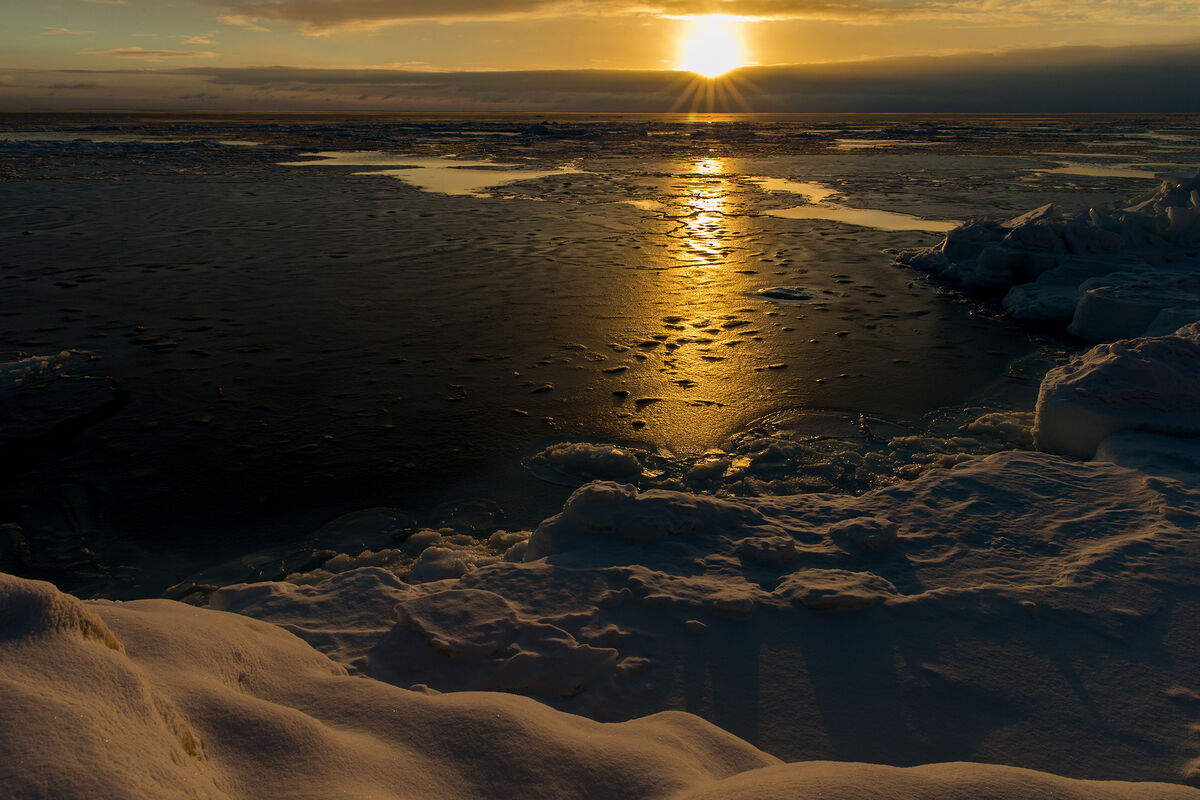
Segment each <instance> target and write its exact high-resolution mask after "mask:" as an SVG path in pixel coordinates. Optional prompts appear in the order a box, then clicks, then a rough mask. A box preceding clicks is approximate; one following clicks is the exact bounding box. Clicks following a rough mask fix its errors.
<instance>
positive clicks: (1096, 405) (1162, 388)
mask: <svg viewBox="0 0 1200 800" xmlns="http://www.w3.org/2000/svg"><path fill="white" fill-rule="evenodd" d="M1130 429H1132V430H1140V431H1150V432H1157V433H1168V434H1173V435H1179V436H1197V435H1200V323H1195V324H1192V325H1188V326H1184V327H1183V328H1180V329H1179V330H1178V331H1177V332H1175V333H1174V334H1172V335H1170V336H1156V337H1146V338H1141V339H1131V340H1125V341H1119V342H1115V343H1113V344H1107V345H1105V344H1102V345H1098V346H1096V347H1093V348H1092V349H1091V350H1089V351H1087V352H1086V353H1084V354H1083V355H1082V356H1079V357H1076V358H1075V359H1073V360H1072V361H1071V362H1070V363H1068V364H1065V365H1064V366H1061V367H1058V368H1056V369H1053V370H1051V371H1050V372H1049V373H1048V374H1047V375H1046V377H1045V379H1044V380H1043V381H1042V386H1041V391H1040V393H1039V395H1038V402H1037V412H1036V419H1035V422H1034V428H1033V436H1034V440H1035V442H1036V443H1037V447H1038V449H1040V450H1045V451H1047V452H1052V453H1061V454H1064V455H1073V456H1078V457H1080V458H1091V457H1092V455H1093V454H1094V453H1095V452H1096V447H1097V446H1098V445H1099V444H1100V442H1101V441H1102V440H1103V439H1104V438H1105V437H1107V436H1110V435H1111V434H1114V433H1116V432H1118V431H1123V430H1130Z"/></svg>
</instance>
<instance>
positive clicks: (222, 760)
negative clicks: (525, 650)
mask: <svg viewBox="0 0 1200 800" xmlns="http://www.w3.org/2000/svg"><path fill="white" fill-rule="evenodd" d="M0 581H2V583H0V585H2V586H4V591H5V595H4V596H5V597H18V596H30V597H37V598H41V601H39V602H43V603H44V604H45V605H47V606H48V607H51V608H77V609H78V608H82V604H80V603H79V602H78V601H76V600H74V599H73V598H65V597H62V596H61V595H57V593H56V592H55V590H54V589H53V587H50V586H48V585H47V584H39V583H36V582H31V581H23V580H20V579H16V578H10V577H7V576H4V577H3V578H0ZM460 599H461V598H460ZM473 600H474V604H476V605H480V604H482V605H487V602H485V601H484V600H482V599H481V598H474V599H473ZM88 605H89V609H88V613H95V614H96V615H97V616H99V617H101V618H103V620H104V623H105V624H107V625H108V626H110V627H111V628H112V629H113V630H115V631H116V632H117V634H118V635H119V636H120V637H121V639H122V640H123V641H124V642H126V644H127V648H128V650H127V652H125V653H121V652H117V651H114V650H111V649H109V648H107V647H104V646H103V645H102V644H100V643H98V642H95V641H91V640H88V639H84V638H83V637H80V636H77V635H73V634H72V633H70V632H68V631H65V630H59V631H58V632H57V633H54V634H52V635H39V636H33V635H23V634H10V635H8V636H6V637H5V638H4V639H3V640H0V667H2V668H0V686H2V687H3V689H4V692H5V695H4V696H5V702H4V703H3V704H0V749H2V750H3V752H4V753H5V754H6V758H5V759H4V761H3V762H2V763H0V782H2V784H3V786H4V787H5V790H6V792H7V793H10V794H11V795H13V796H19V797H54V798H63V800H73V799H74V798H86V797H153V798H165V799H167V800H170V799H172V798H195V797H204V798H210V797H211V798H228V799H230V800H232V799H233V798H254V800H271V799H272V798H287V799H288V800H305V799H306V798H313V800H316V798H327V797H334V796H346V795H349V796H355V797H423V798H431V799H432V800H442V799H444V800H462V799H465V798H476V797H489V798H499V799H501V800H503V799H504V798H514V799H515V798H522V799H523V798H527V797H530V796H535V797H594V798H621V799H622V800H625V799H629V800H657V799H659V798H661V800H667V799H668V798H671V799H672V800H702V799H703V798H718V797H719V798H723V799H724V800H728V799H729V798H747V800H749V798H755V799H756V800H762V799H763V798H784V797H786V798H817V797H820V798H824V800H831V798H847V800H849V798H857V797H861V796H863V794H864V793H870V795H871V796H872V797H877V798H881V799H882V800H892V798H894V799H895V800H924V799H925V798H929V800H933V798H937V799H938V800H960V799H961V800H967V798H972V799H974V798H978V797H980V796H981V793H982V792H986V793H987V796H989V797H993V798H997V799H998V800H1009V799H1010V798H1012V799H1013V800H1015V799H1016V798H1029V797H1055V798H1061V800H1084V798H1087V800H1097V799H1100V800H1135V799H1136V798H1151V797H1153V798H1156V800H1195V798H1200V791H1197V790H1195V789H1191V788H1188V787H1185V786H1174V785H1168V784H1151V783H1140V784H1139V783H1123V782H1097V781H1078V780H1071V779H1068V778H1061V777H1057V776H1054V775H1050V774H1046V773H1041V772H1034V771H1030V770H1026V769H1017V768H1013V767H1000V766H991V765H982V764H969V763H955V764H934V765H929V766H923V767H915V768H909V769H899V768H895V767H882V766H874V765H869V764H839V763H829V762H815V763H798V764H782V763H780V762H779V761H778V759H775V758H772V757H771V756H768V755H767V754H765V753H763V752H762V751H760V750H758V749H757V748H755V747H753V746H752V745H750V744H748V743H746V742H745V741H742V740H740V739H738V738H736V737H734V736H732V735H730V734H728V733H726V732H724V731H722V730H720V729H718V728H716V727H714V726H712V725H710V724H708V723H706V722H703V721H702V720H700V719H699V718H697V717H694V716H692V715H690V714H684V713H677V712H667V713H661V714H655V715H653V716H649V717H645V718H642V719H637V720H633V721H630V722H625V723H619V724H602V723H597V722H592V721H590V720H587V719H583V718H581V717H576V716H572V715H569V714H563V713H561V712H557V711H554V710H552V709H550V708H547V707H546V706H543V705H541V704H539V703H536V702H534V701H532V700H528V699H526V698H522V697H517V696H514V695H506V694H499V693H478V692H472V693H461V694H450V695H438V694H429V693H425V692H412V691H406V690H404V689H399V688H396V687H394V686H389V685H387V684H384V683H380V682H378V681H374V680H371V679H366V678H361V677H354V676H349V675H346V674H345V671H344V670H343V669H341V668H340V667H338V666H337V665H336V664H334V663H333V662H331V661H329V660H328V659H327V658H325V657H324V656H322V655H320V654H318V653H317V652H316V651H314V650H312V649H311V648H310V647H309V646H308V645H306V644H305V643H304V642H302V641H300V640H299V639H297V638H296V637H294V636H292V635H291V634H289V633H287V632H286V631H284V630H282V629H281V628H278V627H276V626H274V625H268V624H264V623H261V622H257V621H255V620H251V619H248V618H245V617H240V616H237V615H231V614H227V613H221V612H217V611H211V610H205V609H197V608H193V607H190V606H186V605H183V604H180V603H176V602H174V601H169V600H144V601H136V602H131V603H123V604H113V603H106V602H94V603H91V604H88ZM490 607H491V608H492V609H493V610H496V609H497V608H498V606H496V604H495V602H494V601H492V603H491V606H490ZM501 616H503V615H501ZM50 665H52V667H51V666H50Z"/></svg>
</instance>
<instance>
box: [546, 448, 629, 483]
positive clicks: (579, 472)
mask: <svg viewBox="0 0 1200 800" xmlns="http://www.w3.org/2000/svg"><path fill="white" fill-rule="evenodd" d="M529 465H530V466H532V467H534V468H535V469H537V470H538V471H539V472H545V471H546V470H553V471H555V472H558V473H565V474H568V475H572V476H579V477H582V478H584V479H585V480H586V479H592V478H599V479H602V480H622V479H624V480H630V479H632V478H636V477H637V476H639V475H641V474H642V463H641V462H640V461H638V459H637V456H635V455H634V454H633V453H631V452H630V451H629V450H627V449H625V448H622V447H617V446H615V445H611V444H592V443H589V442H560V443H558V444H552V445H550V446H549V447H547V448H546V449H544V450H542V451H541V452H540V453H538V454H537V455H536V456H534V457H533V458H531V459H530V460H529Z"/></svg>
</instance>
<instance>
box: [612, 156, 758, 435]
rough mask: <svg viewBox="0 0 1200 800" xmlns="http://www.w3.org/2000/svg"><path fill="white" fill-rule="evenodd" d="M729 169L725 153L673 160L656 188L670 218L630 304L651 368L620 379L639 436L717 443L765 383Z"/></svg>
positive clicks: (738, 189) (741, 220) (743, 232)
mask: <svg viewBox="0 0 1200 800" xmlns="http://www.w3.org/2000/svg"><path fill="white" fill-rule="evenodd" d="M739 178H740V176H738V175H737V174H735V172H734V168H733V167H732V165H731V162H730V160H728V159H725V158H718V157H706V158H699V159H691V160H685V161H680V162H677V164H676V166H675V168H674V169H673V170H672V175H671V183H670V186H669V193H667V194H665V196H660V204H661V205H660V208H659V210H660V213H661V214H662V215H663V218H665V219H666V220H667V221H668V222H669V223H670V227H669V228H667V229H666V230H665V231H664V233H665V236H664V238H663V240H662V241H663V244H664V245H665V246H664V247H663V250H662V251H661V253H660V254H659V255H658V256H657V257H656V258H655V259H654V263H653V264H652V265H651V266H650V268H651V269H652V273H651V274H653V275H654V276H655V277H654V278H653V279H651V280H648V281H647V283H646V285H645V289H644V291H643V292H641V293H639V297H638V298H637V300H636V302H634V303H632V304H631V311H632V312H633V317H632V321H634V323H635V325H637V327H638V328H639V335H640V336H641V337H643V338H644V341H643V345H642V346H643V347H645V348H647V349H646V350H645V351H644V355H646V356H649V358H650V363H654V362H658V364H657V366H658V368H657V369H655V370H654V371H653V372H648V371H642V370H639V376H638V377H639V380H638V381H637V382H636V383H634V382H632V381H631V382H630V383H629V384H628V389H629V390H630V391H631V395H630V398H629V400H630V401H632V402H633V405H634V407H633V409H630V410H632V411H633V412H634V415H635V417H636V418H637V419H639V420H643V421H645V422H646V423H647V424H646V427H645V428H644V429H643V430H644V432H643V433H642V434H641V435H642V436H646V437H649V438H650V440H651V441H653V443H654V444H656V445H658V446H660V447H665V448H667V449H669V450H671V451H674V452H702V451H704V450H706V449H707V448H710V447H713V446H715V445H717V444H718V443H719V442H721V441H722V440H723V439H724V437H725V436H727V435H728V434H729V433H730V432H731V431H732V430H734V429H735V428H736V427H737V425H738V424H739V423H740V422H742V421H744V420H743V419H742V417H743V415H744V414H745V411H746V409H747V408H749V407H753V406H757V405H760V404H761V399H760V395H762V394H763V393H764V392H765V391H767V390H766V387H765V385H764V383H763V381H762V380H761V378H762V375H761V373H759V372H756V371H755V367H756V365H757V362H758V361H760V360H763V359H764V356H763V355H762V354H761V352H760V350H761V342H762V340H761V338H760V339H758V340H757V341H755V336H756V335H758V333H759V328H760V326H761V325H762V322H763V321H762V319H761V315H762V313H763V312H764V311H765V310H767V309H766V308H765V307H763V306H762V304H761V303H760V302H756V301H755V300H754V299H753V298H752V297H750V296H749V295H750V293H751V290H752V287H751V286H750V285H749V280H750V279H749V277H748V275H747V272H748V270H747V266H748V263H747V259H748V257H749V253H748V240H747V238H746V237H747V236H748V235H749V232H748V230H747V229H746V225H747V220H746V218H745V217H744V216H743V212H744V210H745V209H744V208H742V205H743V204H744V198H743V197H742V195H744V194H745V192H744V191H743V189H744V187H743V186H742V184H741V182H740V181H739ZM656 342H657V344H656ZM763 363H766V362H765V361H764V362H763ZM760 369H761V367H760ZM638 398H643V400H642V402H641V404H640V405H638V404H637V403H636V401H637V400H638ZM646 398H656V400H655V401H654V402H645V399H646ZM627 424H628V423H627Z"/></svg>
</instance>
